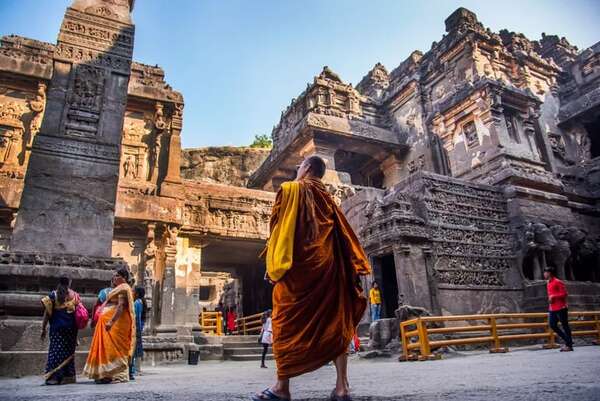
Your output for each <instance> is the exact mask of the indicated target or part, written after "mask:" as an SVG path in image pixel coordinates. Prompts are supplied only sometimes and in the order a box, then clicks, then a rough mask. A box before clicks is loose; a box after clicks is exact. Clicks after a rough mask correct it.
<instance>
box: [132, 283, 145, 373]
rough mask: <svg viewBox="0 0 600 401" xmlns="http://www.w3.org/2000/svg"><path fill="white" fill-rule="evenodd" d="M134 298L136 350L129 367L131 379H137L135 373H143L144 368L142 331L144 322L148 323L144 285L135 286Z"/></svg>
mask: <svg viewBox="0 0 600 401" xmlns="http://www.w3.org/2000/svg"><path fill="white" fill-rule="evenodd" d="M133 293H134V299H135V301H134V302H133V310H134V312H135V333H136V336H135V351H134V353H133V358H131V365H130V367H129V380H135V375H136V374H138V373H141V370H142V357H143V356H144V347H143V344H142V332H143V331H144V324H145V323H146V311H147V310H148V307H147V306H146V290H145V289H144V287H135V288H134V291H133Z"/></svg>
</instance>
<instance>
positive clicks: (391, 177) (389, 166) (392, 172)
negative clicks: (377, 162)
mask: <svg viewBox="0 0 600 401" xmlns="http://www.w3.org/2000/svg"><path fill="white" fill-rule="evenodd" d="M381 169H382V170H383V187H384V188H391V187H393V186H394V185H395V184H397V183H399V182H400V181H401V180H402V162H401V161H400V160H399V159H398V158H397V157H396V155H391V156H389V157H388V158H387V159H385V160H384V161H383V163H381Z"/></svg>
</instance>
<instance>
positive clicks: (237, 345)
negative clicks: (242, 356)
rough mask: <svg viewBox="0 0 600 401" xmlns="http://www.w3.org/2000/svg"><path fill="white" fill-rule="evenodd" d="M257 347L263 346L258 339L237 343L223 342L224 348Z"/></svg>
mask: <svg viewBox="0 0 600 401" xmlns="http://www.w3.org/2000/svg"><path fill="white" fill-rule="evenodd" d="M256 347H262V346H261V345H260V344H259V343H258V341H253V342H245V343H242V342H235V343H223V348H225V349H228V348H256Z"/></svg>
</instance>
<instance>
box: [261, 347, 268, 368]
mask: <svg viewBox="0 0 600 401" xmlns="http://www.w3.org/2000/svg"><path fill="white" fill-rule="evenodd" d="M262 346H263V352H262V359H261V364H260V366H264V365H265V358H266V357H267V352H269V344H263V345H262Z"/></svg>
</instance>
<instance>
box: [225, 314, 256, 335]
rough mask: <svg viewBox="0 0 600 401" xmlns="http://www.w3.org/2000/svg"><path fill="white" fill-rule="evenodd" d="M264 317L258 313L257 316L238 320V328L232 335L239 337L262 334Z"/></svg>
mask: <svg viewBox="0 0 600 401" xmlns="http://www.w3.org/2000/svg"><path fill="white" fill-rule="evenodd" d="M262 317H263V314H262V313H257V314H255V315H250V316H244V317H241V318H239V319H236V321H235V323H236V327H235V330H234V331H233V333H232V334H234V335H238V336H240V335H244V336H247V335H251V334H260V332H261V330H262Z"/></svg>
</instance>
